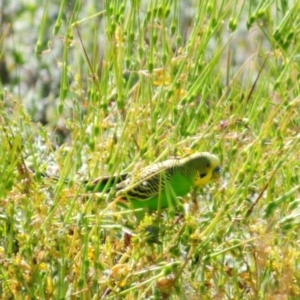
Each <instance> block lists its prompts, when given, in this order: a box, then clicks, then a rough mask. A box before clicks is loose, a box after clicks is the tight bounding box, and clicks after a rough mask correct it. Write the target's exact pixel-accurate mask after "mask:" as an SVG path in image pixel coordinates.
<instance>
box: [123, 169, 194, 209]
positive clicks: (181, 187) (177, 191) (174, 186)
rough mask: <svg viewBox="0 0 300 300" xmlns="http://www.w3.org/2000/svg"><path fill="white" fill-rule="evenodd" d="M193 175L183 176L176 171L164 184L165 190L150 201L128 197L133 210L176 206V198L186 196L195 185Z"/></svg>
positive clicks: (149, 199)
mask: <svg viewBox="0 0 300 300" xmlns="http://www.w3.org/2000/svg"><path fill="white" fill-rule="evenodd" d="M193 177H194V176H193V174H189V176H188V177H186V176H183V175H182V174H180V172H178V171H175V172H174V173H173V175H172V177H171V178H170V180H168V181H166V182H165V184H164V189H163V190H161V191H159V193H158V194H157V195H156V196H153V197H150V198H148V199H137V198H133V197H129V196H127V199H128V201H129V202H130V203H131V206H132V208H134V209H137V208H145V209H147V210H150V211H154V210H158V209H163V208H167V207H169V206H170V205H173V206H174V205H175V203H176V202H177V199H174V198H175V197H176V198H177V197H180V196H185V195H186V194H187V193H188V192H189V191H190V189H191V187H192V185H193Z"/></svg>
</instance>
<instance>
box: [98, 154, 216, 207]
mask: <svg viewBox="0 0 300 300" xmlns="http://www.w3.org/2000/svg"><path fill="white" fill-rule="evenodd" d="M220 176H221V167H220V160H219V158H218V157H217V156H216V155H214V154H211V153H208V152H198V153H194V154H191V155H189V156H187V157H184V158H181V159H176V158H174V159H169V160H166V161H163V162H160V163H156V164H153V165H150V166H148V167H145V168H142V169H141V170H139V171H136V172H134V173H133V174H121V175H118V176H113V177H109V176H108V177H100V178H98V179H96V180H95V181H94V184H97V185H98V187H99V186H100V187H101V188H99V189H98V190H101V189H102V188H103V187H104V186H105V185H106V184H107V183H108V181H110V184H113V185H115V189H116V197H117V200H118V201H119V202H120V203H121V204H123V205H124V203H128V206H129V207H131V208H133V209H139V208H143V209H145V210H147V211H155V210H160V209H163V208H167V207H171V206H176V204H178V199H177V197H182V196H185V195H186V194H188V193H189V192H190V191H191V189H192V188H193V187H198V186H202V185H205V184H207V183H208V182H209V181H210V180H211V179H217V178H219V177H220Z"/></svg>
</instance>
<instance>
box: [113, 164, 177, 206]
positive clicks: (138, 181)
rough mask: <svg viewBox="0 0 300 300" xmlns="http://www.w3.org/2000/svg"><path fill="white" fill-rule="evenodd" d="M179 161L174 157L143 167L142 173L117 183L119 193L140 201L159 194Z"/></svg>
mask: <svg viewBox="0 0 300 300" xmlns="http://www.w3.org/2000/svg"><path fill="white" fill-rule="evenodd" d="M177 162H178V161H177V160H173V159H172V160H166V161H164V162H161V163H157V164H155V165H153V166H150V167H147V168H144V169H142V170H141V172H140V174H136V176H135V177H133V178H130V179H128V180H126V181H124V182H121V183H120V184H119V185H117V189H118V190H119V192H118V194H117V195H118V196H119V195H127V196H128V197H131V198H133V199H137V200H140V201H144V200H148V199H149V198H152V197H155V196H157V195H158V194H159V193H160V192H162V191H163V190H164V189H165V184H166V181H169V180H170V178H171V177H172V175H173V174H174V171H175V169H176V163H177Z"/></svg>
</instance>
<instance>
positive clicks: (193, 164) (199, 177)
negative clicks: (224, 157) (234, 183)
mask: <svg viewBox="0 0 300 300" xmlns="http://www.w3.org/2000/svg"><path fill="white" fill-rule="evenodd" d="M185 160H187V161H188V164H189V167H190V168H192V169H193V170H194V171H196V177H195V178H194V186H201V185H205V184H207V183H208V182H209V181H210V180H211V179H218V178H220V177H221V164H220V160H219V158H218V157H217V156H216V155H214V154H211V153H209V152H198V153H194V154H192V155H190V156H188V157H186V158H185Z"/></svg>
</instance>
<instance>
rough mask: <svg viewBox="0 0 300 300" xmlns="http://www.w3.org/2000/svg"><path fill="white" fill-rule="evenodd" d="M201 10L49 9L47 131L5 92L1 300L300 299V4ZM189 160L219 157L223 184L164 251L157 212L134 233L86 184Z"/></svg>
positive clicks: (206, 195) (174, 5)
mask: <svg viewBox="0 0 300 300" xmlns="http://www.w3.org/2000/svg"><path fill="white" fill-rule="evenodd" d="M204 2H205V3H202V2H201V3H199V4H198V6H196V4H193V5H194V6H192V4H191V6H190V8H193V13H192V15H191V14H190V11H189V10H187V8H185V7H183V6H182V3H181V2H180V1H171V2H170V1H163V2H161V3H160V2H155V1H149V3H147V4H143V3H141V2H139V1H132V2H128V1H107V2H106V3H105V5H104V6H103V7H102V6H101V4H95V3H93V2H92V1H87V3H86V6H85V7H83V6H81V3H80V2H79V1H76V2H75V5H74V7H72V8H71V7H69V6H66V2H62V3H61V7H60V9H58V8H57V7H55V5H54V4H52V3H50V2H49V4H48V5H47V6H46V7H45V8H44V12H43V17H42V25H41V26H40V28H39V35H38V41H37V46H36V53H37V54H38V55H41V56H40V57H39V59H40V61H47V59H49V56H47V55H46V52H45V50H48V51H49V50H50V52H51V51H52V52H53V51H54V49H53V50H52V49H50V48H49V49H46V44H47V43H46V42H49V43H48V45H49V46H50V45H51V43H50V42H53V43H54V42H55V43H59V42H60V45H59V46H58V47H59V49H61V52H60V53H59V54H58V55H57V56H56V58H55V59H56V62H57V64H56V65H54V64H52V65H50V66H49V67H48V68H49V72H50V73H51V71H50V70H52V69H53V67H54V68H55V69H59V68H60V70H61V77H60V88H59V90H58V91H55V92H53V93H54V95H55V97H54V99H53V98H51V97H49V99H51V101H52V100H53V101H52V102H53V103H54V104H55V108H56V109H55V110H53V108H52V109H51V110H49V111H48V110H47V112H48V113H49V112H50V113H49V115H50V118H49V120H47V122H46V123H47V125H45V126H42V125H37V124H35V123H33V122H32V120H31V119H30V117H29V115H28V113H27V112H26V109H25V108H24V105H23V101H22V100H24V99H23V97H24V98H26V97H27V94H26V93H24V95H21V94H20V95H19V96H18V95H16V94H14V93H11V92H8V91H7V89H8V90H9V89H10V88H11V89H12V90H13V82H12V83H11V85H8V86H7V87H6V90H5V89H4V87H3V86H1V91H0V93H1V95H3V97H2V98H3V101H2V103H1V115H0V120H1V135H0V137H1V141H2V147H1V148H0V153H1V154H0V159H1V163H0V174H1V178H2V180H1V183H0V185H1V188H0V201H1V202H0V203H1V205H0V207H1V208H0V260H1V264H0V265H1V268H0V270H1V272H0V278H1V281H0V282H1V284H0V294H2V295H3V299H12V298H15V299H21V298H24V297H25V298H26V297H27V298H28V297H29V298H46V299H54V298H55V299H65V298H70V299H75V298H85V299H123V298H124V299H160V298H163V299H167V298H169V299H200V298H201V299H278V298H282V299H286V298H289V299H298V298H299V294H300V290H299V288H298V286H299V285H300V284H299V280H300V279H299V271H298V264H299V246H298V243H297V241H298V239H299V234H298V230H297V228H298V225H299V222H298V216H299V209H298V204H299V199H298V198H299V175H298V174H299V166H298V161H299V150H298V147H297V145H298V142H299V132H298V131H299V130H298V128H299V114H298V111H299V103H300V97H299V95H300V93H299V86H298V85H297V82H298V74H299V64H298V52H299V47H298V44H297V26H296V25H297V22H298V18H299V17H298V16H299V15H300V14H299V5H298V3H297V2H295V3H293V4H292V5H291V7H290V9H288V8H287V7H286V5H285V2H281V3H280V5H279V4H277V3H272V2H268V3H264V1H261V3H258V4H257V3H256V2H254V1H250V2H249V3H248V2H237V1H229V2H226V3H225V2H222V1H219V2H218V3H214V2H211V1H204ZM38 9H39V8H38V7H37V6H32V7H31V11H32V13H33V14H34V13H36V12H38ZM52 10H55V11H57V14H56V16H57V20H55V21H56V23H55V25H54V23H53V24H52V27H51V26H49V25H48V24H47V20H52V19H51V18H50V17H49V15H50V12H52ZM246 26H247V27H248V30H246V29H245V28H246ZM53 28H54V36H53V37H52V38H49V41H45V40H43V37H45V36H47V37H48V36H49V32H50V31H51V30H53ZM287 28H289V30H286V29H287ZM230 31H232V32H234V34H232V33H231V32H230ZM15 34H16V33H15ZM4 37H5V39H8V37H7V36H6V35H5V36H4V35H3V38H4ZM0 41H1V42H2V39H0ZM1 55H2V52H0V56H1ZM48 55H49V54H48ZM56 81H58V79H57V78H56ZM17 84H19V83H18V82H17ZM28 91H29V89H28ZM52 102H51V103H50V104H49V106H53V104H52ZM45 109H46V108H45ZM59 122H60V123H63V126H61V125H59V126H57V129H56V130H57V131H55V130H54V131H52V129H53V128H52V126H53V123H59ZM61 128H64V129H65V130H63V133H64V134H65V133H67V137H65V136H64V138H66V139H65V141H64V142H63V144H61V143H62V141H61V140H59V141H58V140H57V136H58V133H57V132H58V130H60V129H61ZM60 132H61V131H60ZM64 134H63V135H64ZM186 148H190V149H192V151H210V152H214V153H215V154H217V155H218V156H219V157H220V158H221V160H222V165H223V169H224V171H223V178H222V180H221V181H220V182H219V183H212V184H210V185H209V186H207V187H204V188H202V189H201V190H199V191H194V193H191V195H189V196H187V197H186V198H185V199H183V201H184V202H186V203H193V202H196V203H197V204H198V205H195V206H193V205H190V207H189V209H188V210H187V212H186V214H185V216H182V217H179V216H177V217H175V218H174V217H172V214H170V213H169V212H168V211H165V212H163V213H162V215H161V216H159V217H160V218H159V220H160V221H159V224H158V225H159V226H158V228H159V232H158V233H157V235H158V240H159V243H149V240H148V237H147V236H146V235H145V230H144V229H145V228H147V226H149V224H150V225H151V224H153V223H155V222H157V220H158V216H157V214H153V215H149V216H147V218H146V219H145V220H143V221H142V222H141V223H140V224H137V222H136V220H135V218H134V214H133V212H132V211H130V210H126V209H122V208H119V207H116V206H115V205H114V202H113V194H112V193H108V194H107V195H105V194H103V193H100V194H96V193H87V192H86V189H85V187H84V184H82V182H83V181H84V180H90V179H91V178H95V177H97V176H100V175H104V174H105V175H107V174H120V173H121V172H127V171H129V172H132V171H133V172H134V171H137V170H138V169H139V168H141V167H143V166H146V165H148V164H150V163H153V162H156V161H160V160H163V159H166V158H167V157H170V156H174V155H180V154H184V153H185V151H186ZM28 166H30V167H33V168H34V169H35V170H36V174H33V173H31V172H30V171H29V170H28V168H27V167H28ZM39 172H47V173H48V174H50V175H51V176H52V175H53V176H54V175H58V176H59V177H58V180H53V179H51V176H50V177H49V178H44V177H42V176H40V174H39ZM66 179H68V183H66V182H65V181H66ZM194 200H196V201H194ZM129 234H130V235H131V236H132V237H131V240H129V239H128V237H129Z"/></svg>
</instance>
